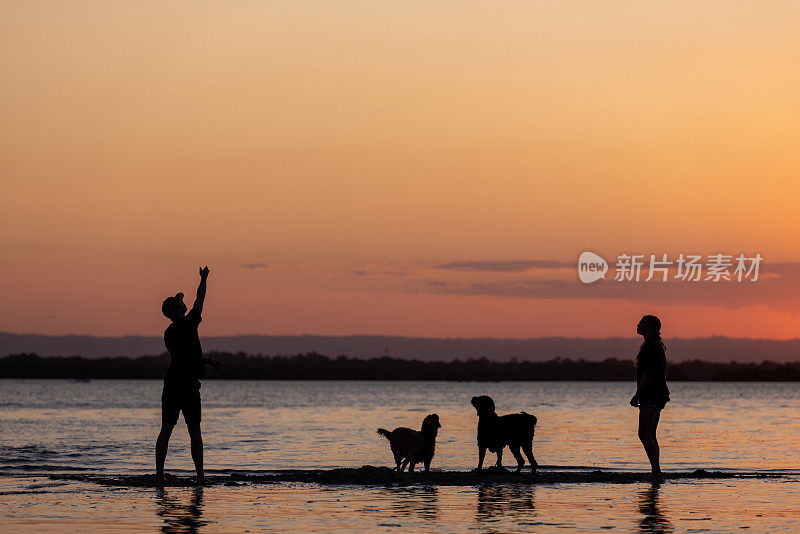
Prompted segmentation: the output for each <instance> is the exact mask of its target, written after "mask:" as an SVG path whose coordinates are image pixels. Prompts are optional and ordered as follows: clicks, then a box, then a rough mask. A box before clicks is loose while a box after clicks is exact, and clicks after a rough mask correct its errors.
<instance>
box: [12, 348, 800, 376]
mask: <svg viewBox="0 0 800 534" xmlns="http://www.w3.org/2000/svg"><path fill="white" fill-rule="evenodd" d="M206 355H207V356H209V357H213V358H216V359H218V360H220V361H221V362H222V368H221V369H220V370H219V371H218V372H214V371H211V370H208V372H207V376H206V377H205V378H204V379H205V380H214V379H222V380H349V381H366V380H414V381H428V380H430V381H454V382H511V381H514V382H583V381H592V382H594V381H597V382H610V381H633V380H634V379H635V368H634V366H633V361H632V360H619V359H607V360H604V361H585V360H570V359H553V360H549V361H517V360H512V361H505V362H496V361H492V360H489V359H486V358H480V359H469V360H453V361H450V362H428V361H419V360H405V359H397V358H389V357H382V358H372V359H359V358H350V357H347V356H338V357H335V358H331V357H328V356H323V355H320V354H316V353H309V354H298V355H294V356H262V355H249V354H245V353H241V352H240V353H235V354H234V353H226V352H208V353H206ZM168 365H169V356H168V355H167V354H161V355H158V356H140V357H138V358H126V357H119V358H92V359H89V358H83V357H80V356H70V357H59V356H47V357H41V356H38V355H36V354H31V353H23V354H11V355H8V356H5V357H0V378H15V379H26V378H33V379H74V380H94V379H127V380H131V379H161V378H163V376H164V372H165V371H166V369H167V366H168ZM667 379H668V380H669V381H671V382H682V381H686V382H698V381H702V382H705V381H746V382H797V381H800V362H789V363H775V362H769V361H766V362H761V363H738V362H730V363H716V362H704V361H699V360H695V361H688V362H678V363H671V364H670V365H669V366H668V369H667Z"/></svg>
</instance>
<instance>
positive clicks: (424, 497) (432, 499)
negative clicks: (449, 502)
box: [387, 486, 439, 521]
mask: <svg viewBox="0 0 800 534" xmlns="http://www.w3.org/2000/svg"><path fill="white" fill-rule="evenodd" d="M387 492H388V495H389V496H390V497H391V498H392V504H391V510H392V512H393V515H394V516H395V517H398V516H403V517H407V516H410V515H417V516H419V517H421V518H422V519H425V520H426V521H435V520H436V519H437V518H438V517H439V488H438V487H436V486H409V487H406V488H391V489H387Z"/></svg>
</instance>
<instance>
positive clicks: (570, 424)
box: [0, 380, 800, 532]
mask: <svg viewBox="0 0 800 534" xmlns="http://www.w3.org/2000/svg"><path fill="white" fill-rule="evenodd" d="M670 387H671V389H672V393H673V395H672V398H673V402H671V403H670V404H669V405H668V406H667V408H666V409H665V410H664V412H663V415H662V423H661V426H660V431H659V437H660V442H661V446H662V455H663V460H662V461H663V467H664V469H665V470H667V471H690V470H694V469H697V468H704V469H708V470H730V471H734V472H752V471H761V470H764V471H769V470H776V471H782V472H788V473H790V476H787V477H782V478H779V479H767V480H753V479H735V480H727V479H726V480H700V481H694V480H692V481H687V480H684V481H669V482H667V483H665V484H663V485H661V486H660V487H654V486H651V485H648V484H641V483H634V484H607V483H593V484H543V485H527V484H510V485H509V484H501V485H485V486H468V487H461V486H433V485H430V486H427V485H418V486H405V487H402V486H401V487H382V486H381V487H377V486H367V487H363V486H319V485H315V484H301V483H280V484H245V485H244V486H239V487H226V486H213V487H207V488H203V489H199V490H196V489H192V488H179V487H171V488H166V489H165V490H164V491H158V490H155V489H153V488H141V487H139V488H130V487H129V488H117V487H108V486H101V485H95V484H92V483H87V482H81V481H59V480H52V479H50V478H48V477H47V476H43V475H46V474H47V473H55V472H64V471H78V470H85V471H86V472H90V473H118V474H119V473H133V474H136V473H149V472H152V457H153V442H154V440H155V436H156V434H157V432H158V428H159V424H160V412H159V395H160V388H161V384H160V382H158V381H93V382H88V383H82V382H73V381H10V380H0V472H3V473H5V476H0V495H2V497H0V527H1V528H2V530H3V531H4V532H16V531H20V532H23V531H30V530H35V531H44V532H61V531H64V530H70V531H75V530H89V529H98V528H102V529H104V530H111V531H119V532H126V531H134V530H156V529H160V530H162V531H164V532H180V531H186V532H198V531H201V532H243V531H248V530H249V531H253V532H255V531H307V532H313V531H320V532H331V531H339V532H344V531H352V532H367V531H369V532H381V531H386V532H392V531H403V532H426V531H433V530H435V531H445V532H463V531H479V532H521V531H530V530H536V531H545V532H546V531H553V530H562V529H564V528H569V529H576V530H585V531H591V532H596V531H599V530H617V531H622V532H637V531H639V532H702V531H713V532H719V531H734V530H736V531H741V530H748V529H751V530H752V531H759V532H761V531H786V532H796V531H798V530H799V529H800V477H798V476H796V475H797V474H800V471H797V470H796V467H797V463H798V453H797V445H798V436H800V427H798V421H797V419H798V414H800V384H794V383H672V384H670ZM202 394H203V432H204V439H205V444H206V466H207V468H208V470H209V472H212V473H213V472H214V471H215V470H217V469H235V470H237V471H245V472H246V471H248V470H269V469H305V468H333V467H341V466H348V467H358V466H361V465H364V464H371V465H390V464H391V454H390V452H389V448H388V445H387V443H386V441H385V440H384V439H383V438H382V437H380V436H378V435H377V434H376V433H375V429H376V428H377V427H378V426H383V427H387V428H393V427H395V426H399V425H405V426H412V427H418V426H419V423H420V422H421V421H422V418H423V417H424V416H425V414H427V413H431V412H436V413H438V414H439V416H440V418H441V422H442V425H443V426H442V429H441V433H440V434H439V439H438V442H437V451H436V457H435V459H434V462H433V467H434V468H438V469H444V470H459V471H463V470H468V469H471V468H472V467H474V465H475V461H476V447H475V426H476V417H475V414H474V410H473V409H472V407H471V406H470V405H469V400H470V398H471V397H472V396H473V395H479V394H488V395H491V396H492V397H494V399H495V402H496V404H497V407H498V412H499V413H505V412H513V411H517V410H522V409H524V410H526V411H528V412H530V413H533V414H535V415H536V416H537V417H538V418H539V425H538V426H537V432H536V437H535V439H534V453H535V455H536V457H537V460H538V461H539V463H540V464H542V465H543V466H546V467H545V468H544V469H543V470H552V469H555V468H575V469H578V468H581V469H582V468H593V469H594V468H602V469H610V470H625V471H636V470H646V469H647V463H646V459H645V457H644V453H643V451H642V449H641V446H640V445H639V443H638V441H637V438H636V418H637V415H638V414H637V410H635V409H633V408H631V407H630V406H628V404H627V402H628V399H629V398H630V395H631V394H632V386H631V384H628V383H596V382H592V383H458V382H238V381H233V382H223V381H207V382H206V383H205V384H204V385H203V389H202ZM505 461H506V464H507V465H508V464H509V463H513V459H512V458H511V457H510V455H509V454H508V453H506V456H505ZM167 468H168V470H170V471H172V472H175V473H178V474H188V473H190V472H191V460H190V458H189V452H188V437H187V436H186V433H185V431H183V425H182V423H180V424H179V426H178V427H177V428H176V432H175V434H174V436H173V440H172V442H171V445H170V453H169V456H168V459H167Z"/></svg>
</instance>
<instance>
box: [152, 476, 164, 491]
mask: <svg viewBox="0 0 800 534" xmlns="http://www.w3.org/2000/svg"><path fill="white" fill-rule="evenodd" d="M153 480H154V481H155V483H156V487H159V488H163V487H164V473H156V474H155V477H154V479H153Z"/></svg>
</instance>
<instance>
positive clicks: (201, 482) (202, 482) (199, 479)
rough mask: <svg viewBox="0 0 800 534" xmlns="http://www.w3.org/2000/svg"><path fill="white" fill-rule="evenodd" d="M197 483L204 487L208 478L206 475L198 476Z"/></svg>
mask: <svg viewBox="0 0 800 534" xmlns="http://www.w3.org/2000/svg"><path fill="white" fill-rule="evenodd" d="M195 483H196V484H197V485H198V486H202V485H204V484H205V483H206V477H205V476H204V475H201V474H198V475H197V478H196V479H195Z"/></svg>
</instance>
